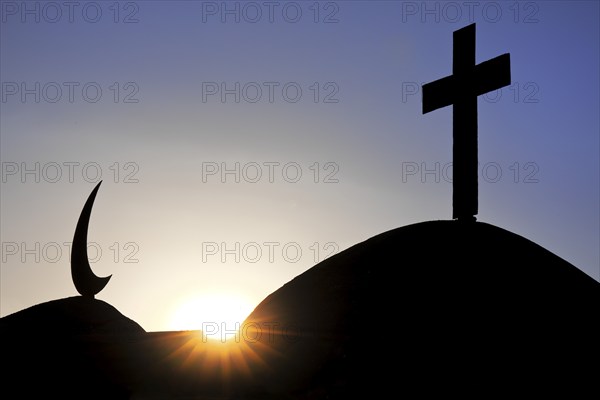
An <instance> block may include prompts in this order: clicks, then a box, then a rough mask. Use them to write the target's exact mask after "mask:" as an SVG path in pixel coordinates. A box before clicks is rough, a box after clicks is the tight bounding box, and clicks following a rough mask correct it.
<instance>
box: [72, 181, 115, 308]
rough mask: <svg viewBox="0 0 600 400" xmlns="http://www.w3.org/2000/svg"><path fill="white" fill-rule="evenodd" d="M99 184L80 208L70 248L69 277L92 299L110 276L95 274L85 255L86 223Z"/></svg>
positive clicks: (79, 289) (87, 222) (84, 294)
mask: <svg viewBox="0 0 600 400" xmlns="http://www.w3.org/2000/svg"><path fill="white" fill-rule="evenodd" d="M101 184H102V181H100V182H99V183H98V184H97V185H96V187H95V188H94V190H92V193H90V195H89V197H88V199H87V201H86V202H85V205H84V206H83V209H82V210H81V215H80V216H79V221H77V227H76V228H75V235H74V237H73V247H72V250H71V277H72V278H73V283H74V284H75V288H76V289H77V291H78V292H79V294H81V295H82V296H85V297H89V298H92V299H93V298H94V296H95V295H97V294H98V293H100V291H101V290H102V289H104V287H105V286H106V284H107V283H108V281H109V280H110V278H111V276H112V275H110V276H107V277H103V278H101V277H98V276H96V274H94V272H93V271H92V268H91V267H90V263H89V261H88V255H87V232H88V225H89V223H90V216H91V214H92V207H93V206H94V199H95V198H96V193H98V189H99V188H100V185H101Z"/></svg>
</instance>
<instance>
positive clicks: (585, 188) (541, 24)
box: [0, 1, 600, 331]
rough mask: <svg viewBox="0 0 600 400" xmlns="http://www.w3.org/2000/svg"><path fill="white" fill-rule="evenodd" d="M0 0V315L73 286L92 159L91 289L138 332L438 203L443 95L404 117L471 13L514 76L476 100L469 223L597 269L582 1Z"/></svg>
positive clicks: (252, 294)
mask: <svg viewBox="0 0 600 400" xmlns="http://www.w3.org/2000/svg"><path fill="white" fill-rule="evenodd" d="M0 3H1V9H0V10H1V12H2V14H1V30H0V34H1V37H0V80H1V82H2V99H1V103H0V107H1V115H0V129H1V131H0V133H1V139H0V145H1V153H0V154H1V159H2V183H1V208H0V211H1V236H2V237H1V241H2V265H1V269H0V278H1V282H0V289H1V293H0V315H2V316H5V315H7V314H10V313H13V312H15V311H18V310H20V309H23V308H26V307H29V306H32V305H34V304H37V303H40V302H44V301H49V300H53V299H57V298H63V297H68V296H73V295H76V294H77V292H76V291H75V288H74V286H73V284H72V281H71V277H70V267H69V247H68V242H70V241H71V240H72V237H73V232H74V229H75V224H76V222H77V219H78V217H79V213H80V211H81V208H82V207H83V204H84V202H85V200H86V198H87V196H88V194H89V193H90V191H91V190H92V189H93V187H94V185H95V183H96V182H97V181H98V180H99V177H98V176H97V175H98V172H101V175H102V179H103V180H104V183H103V185H102V187H101V189H100V191H99V193H98V196H97V198H96V203H95V206H94V210H93V213H92V218H91V222H90V232H89V236H88V240H89V241H90V242H94V246H93V248H91V249H90V257H91V258H94V259H97V262H94V263H92V268H93V269H94V272H95V273H96V274H97V275H99V276H105V275H109V274H113V278H112V280H111V282H110V283H109V284H108V286H107V287H106V288H105V289H104V290H103V291H102V292H101V293H100V294H99V295H98V296H97V297H98V298H99V299H102V300H105V301H107V302H109V303H111V304H112V305H114V306H115V307H116V308H117V309H119V310H120V311H121V312H123V313H124V314H125V315H127V316H128V317H130V318H132V319H134V320H136V321H137V322H139V323H140V324H141V325H142V326H143V327H144V328H145V329H146V330H149V331H155V330H170V329H181V328H190V329H191V328H199V323H200V321H203V320H204V319H206V318H207V317H206V315H203V314H202V311H200V309H197V311H194V309H193V308H192V309H191V310H192V311H188V312H192V313H193V312H197V313H198V315H197V316H194V318H197V320H198V321H199V322H198V325H194V326H185V327H181V326H176V324H175V323H174V322H173V318H174V315H175V314H176V313H177V310H181V309H182V307H183V304H188V305H189V304H196V303H194V302H201V300H198V299H209V300H208V301H209V303H210V302H211V301H212V302H213V303H214V302H216V301H223V302H226V301H228V300H227V299H233V300H232V304H233V305H232V306H233V307H239V308H244V307H245V308H244V310H245V312H246V313H247V312H250V311H251V308H252V307H253V306H255V305H257V304H258V303H259V302H260V301H261V300H262V299H263V298H264V297H266V296H267V295H268V294H269V293H271V292H273V291H274V290H276V289H277V288H279V287H280V286H282V285H283V284H284V283H286V282H287V281H289V280H290V279H292V278H293V277H295V276H297V275H298V274H300V273H302V272H304V271H305V270H307V269H308V268H310V267H311V266H313V265H314V264H315V263H316V262H318V261H320V260H322V259H324V258H325V257H327V256H328V255H330V254H331V253H333V252H334V251H336V250H337V251H341V250H343V249H346V248H348V247H350V246H352V245H353V244H356V243H358V242H361V241H363V240H365V239H367V238H369V237H371V236H373V235H376V234H378V233H382V232H384V231H387V230H389V229H393V228H396V227H400V226H404V225H407V224H411V223H416V222H420V221H426V220H436V219H449V218H450V217H451V213H452V207H451V196H452V185H451V183H449V178H451V170H449V169H448V166H449V165H448V163H450V162H451V161H452V110H451V107H448V108H445V109H441V110H437V111H435V112H433V113H430V114H427V115H422V114H421V93H420V85H421V84H422V83H426V82H430V81H433V80H436V79H439V78H442V77H444V76H446V75H449V74H450V73H451V70H452V58H451V57H452V32H453V31H455V30H457V29H459V28H462V27H464V26H466V25H468V24H469V23H471V22H476V23H477V62H482V61H485V60H487V59H490V58H493V57H495V56H497V55H500V54H502V53H505V52H510V54H511V72H512V82H513V84H512V85H511V86H510V87H506V88H504V89H502V90H501V91H499V92H495V93H490V94H489V95H488V96H486V97H480V98H479V100H478V105H479V161H480V166H481V170H480V179H479V185H480V186H479V187H480V189H479V203H480V207H479V210H480V213H479V216H478V219H479V220H480V221H484V222H488V223H491V224H495V225H498V226H500V227H502V228H505V229H508V230H510V231H512V232H515V233H517V234H519V235H522V236H525V237H527V238H528V239H530V240H532V241H534V242H536V243H538V244H540V245H542V246H543V247H545V248H547V249H548V250H550V251H552V252H553V253H555V254H557V255H558V256H560V257H562V258H564V259H566V260H567V261H569V262H571V263H573V264H574V265H575V266H577V267H578V268H580V269H581V270H583V271H584V272H585V273H587V274H588V275H590V276H592V277H593V278H595V279H596V280H600V255H599V247H600V246H599V243H600V216H599V208H600V206H599V204H600V194H599V190H600V188H599V185H600V183H599V182H600V176H599V175H600V173H599V170H600V161H599V158H600V143H599V136H600V134H599V133H600V124H599V110H600V100H599V91H600V79H599V71H600V60H599V49H600V32H599V26H600V9H599V3H598V2H597V1H568V2H567V1H564V2H560V1H537V2H533V1H527V2H512V1H511V2H477V4H476V5H473V2H450V3H448V2H427V3H423V2H400V1H368V2H367V1H338V2H314V1H306V2H305V1H298V2H284V1H282V2H279V1H276V2H272V3H268V4H267V3H265V2H262V1H259V2H250V3H249V4H250V5H247V3H240V2H201V1H182V2H176V1H172V2H171V1H170V2H166V1H137V2H120V3H115V2H112V1H111V2H78V3H77V4H76V5H73V6H72V8H71V9H69V7H68V6H66V5H64V4H63V2H50V3H48V4H50V5H46V4H47V3H43V2H21V1H17V2H13V1H2V2H0ZM269 4H270V5H269ZM270 7H271V8H270ZM227 10H229V11H231V12H227ZM236 10H237V11H236ZM271 11H272V14H271ZM298 11H300V14H298ZM258 12H260V14H259V13H258ZM236 19H237V20H236ZM37 82H39V86H36V83H37ZM236 82H239V90H236ZM222 85H224V87H223V89H225V90H228V91H226V92H225V95H224V97H223V98H222V96H221V95H222V91H221V89H222ZM257 88H258V89H260V90H261V92H260V93H259V92H258V90H257ZM298 88H299V89H300V90H301V94H300V95H299V92H298ZM98 89H100V91H101V93H100V92H98ZM270 90H272V92H270ZM215 91H218V93H214V92H215ZM236 95H238V96H239V102H236ZM259 95H260V96H259ZM36 97H39V98H38V99H36ZM270 97H271V98H270ZM36 100H39V101H37V102H36ZM315 163H317V164H315ZM236 165H239V169H238V171H239V174H238V176H237V178H238V179H239V182H236V173H235V172H229V173H226V174H225V175H221V172H222V170H223V168H225V169H227V170H230V171H235V170H236ZM257 166H258V167H260V173H261V175H260V176H258V175H257V172H259V170H258V169H257ZM216 169H218V170H216ZM27 171H29V172H27ZM36 171H37V172H36ZM271 172H272V174H271ZM423 172H426V173H423ZM71 173H72V176H70V175H71ZM298 173H301V175H298ZM65 243H67V244H65ZM236 246H237V247H236ZM97 249H100V251H101V254H99V253H97ZM258 251H260V253H259V252H258ZM432 251H435V243H432ZM506 251H510V249H506ZM298 252H300V253H298ZM398 256H399V257H400V258H401V257H402V255H401V252H400V253H399V254H398ZM236 257H238V258H239V259H238V260H236ZM135 261H137V262H135ZM481 267H482V268H485V264H482V266H481ZM219 299H220V300H219ZM236 299H237V300H236ZM240 299H241V300H240ZM238 300H239V303H236V301H238ZM236 304H238V305H237V306H236ZM248 307H250V308H248Z"/></svg>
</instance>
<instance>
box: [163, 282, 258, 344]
mask: <svg viewBox="0 0 600 400" xmlns="http://www.w3.org/2000/svg"><path fill="white" fill-rule="evenodd" d="M253 308H254V305H253V304H252V303H251V302H250V301H249V300H247V299H246V298H244V297H243V296H240V295H236V294H230V293H210V294H203V295H197V296H193V297H189V298H186V299H183V300H182V301H180V302H179V304H178V306H177V307H176V309H175V310H174V312H173V313H172V315H171V318H170V321H169V329H170V330H174V331H183V330H200V331H202V335H203V337H205V338H208V339H215V340H221V341H225V340H226V339H231V338H233V337H235V335H236V332H237V331H238V330H239V328H240V326H241V325H242V323H243V322H244V320H245V319H246V317H247V316H248V315H249V314H250V313H251V312H252V309H253Z"/></svg>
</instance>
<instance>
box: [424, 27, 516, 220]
mask: <svg viewBox="0 0 600 400" xmlns="http://www.w3.org/2000/svg"><path fill="white" fill-rule="evenodd" d="M453 40H454V45H453V46H454V48H453V55H452V57H453V62H452V75H450V76H447V77H445V78H442V79H439V80H437V81H435V82H431V83H428V84H426V85H423V114H426V113H428V112H430V111H433V110H437V109H438V108H442V107H446V106H449V105H452V137H453V142H454V143H453V146H452V171H453V173H452V176H453V180H452V206H453V208H452V218H455V219H456V218H458V219H462V220H464V221H474V220H475V217H474V216H475V215H477V213H478V201H477V96H481V95H482V94H485V93H487V92H490V91H492V90H496V89H500V88H502V87H504V86H507V85H510V54H508V53H506V54H503V55H501V56H499V57H496V58H493V59H491V60H488V61H486V62H483V63H481V64H479V65H476V64H475V24H471V25H468V26H466V27H464V28H462V29H459V30H457V31H455V32H454V37H453Z"/></svg>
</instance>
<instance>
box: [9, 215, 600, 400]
mask: <svg viewBox="0 0 600 400" xmlns="http://www.w3.org/2000/svg"><path fill="white" fill-rule="evenodd" d="M598 304H600V283H598V282H596V281H595V280H593V279H592V278H590V277H589V276H587V275H585V274H584V273H583V272H581V271H580V270H578V269H577V268H575V267H574V266H573V265H571V264H569V263H568V262H566V261H565V260H563V259H561V258H560V257H558V256H556V255H554V254H552V253H551V252H549V251H547V250H545V249H543V248H542V247H540V246H539V245H537V244H535V243H533V242H531V241H529V240H527V239H525V238H523V237H521V236H518V235H516V234H514V233H511V232H509V231H506V230H504V229H501V228H498V227H495V226H492V225H488V224H484V223H480V222H475V223H463V222H460V221H434V222H424V223H419V224H415V225H409V226H405V227H402V228H397V229H394V230H391V231H388V232H385V233H382V234H380V235H377V236H375V237H373V238H371V239H369V240H366V241H364V242H362V243H359V244H357V245H354V246H352V247H351V248H349V249H347V250H345V251H343V252H341V253H339V254H337V255H335V256H332V257H330V258H328V259H326V260H325V261H323V262H321V263H319V264H317V265H315V266H314V267H312V268H311V269H309V270H308V271H306V272H304V273H303V274H301V275H299V276H297V277H296V278H294V279H293V280H291V281H290V282H288V283H287V284H285V285H284V286H282V287H281V288H280V289H278V290H276V291H275V292H274V293H272V294H271V295H269V296H268V297H267V298H265V299H264V300H263V301H262V302H261V303H260V304H259V305H258V306H257V307H256V309H255V310H254V311H253V312H252V314H251V315H250V316H249V317H248V319H247V320H246V321H245V323H244V326H245V327H247V329H246V330H245V334H244V335H242V336H241V341H240V343H239V344H235V345H236V346H238V347H236V348H234V350H233V351H232V352H231V353H229V354H228V355H223V354H222V353H221V350H219V346H218V345H215V344H213V343H210V342H202V341H201V340H199V336H198V334H197V333H195V332H155V333H145V332H144V331H143V330H142V329H141V328H140V327H139V325H137V324H135V323H134V322H133V321H131V320H129V319H128V318H125V317H123V316H122V315H121V314H120V313H119V312H118V311H117V310H115V309H114V308H113V307H112V306H110V305H108V304H107V303H104V302H102V301H99V300H94V299H89V298H86V297H73V298H68V299H63V300H57V301H52V302H48V303H44V304H41V305H37V306H34V307H31V308H29V309H27V310H23V311H20V312H18V313H15V314H12V315H9V316H7V317H4V318H2V319H0V335H1V340H0V354H1V355H2V362H3V363H5V365H10V366H11V368H5V372H4V377H5V378H6V380H5V381H4V379H3V384H2V387H1V388H2V389H1V391H0V393H2V394H3V395H4V394H7V393H12V391H16V392H15V393H20V394H21V395H22V396H21V397H22V398H35V397H36V396H37V397H39V396H44V397H45V398H54V397H58V398H62V399H67V398H72V399H75V398H97V399H100V398H111V399H120V398H123V399H125V398H168V399H261V400H264V399H325V398H328V399H347V398H353V397H354V396H357V395H362V396H363V397H364V398H382V397H383V396H385V395H389V393H396V392H398V391H401V392H406V393H411V392H412V391H416V390H417V391H419V393H424V394H438V393H442V392H443V393H445V394H448V393H457V394H458V393H463V394H464V393H473V394H475V393H479V389H480V388H482V387H486V388H487V389H486V391H494V392H497V391H500V392H505V393H507V394H508V393H511V392H515V391H517V390H519V392H525V391H528V390H529V391H530V390H535V391H536V393H537V394H540V393H552V391H553V390H555V389H556V388H558V387H562V388H569V390H571V389H572V387H578V388H591V389H592V390H593V391H597V387H596V380H597V373H598V370H599V368H600V367H599V366H598V363H597V360H598V356H599V354H598V342H597V341H598V337H600V328H599V327H598V324H597V320H598V317H597V316H598ZM259 329H260V330H261V331H260V332H259V333H260V335H257V334H256V332H257V331H258V330H259ZM235 354H242V358H241V359H240V358H239V357H238V358H236V357H235V356H234V355H235ZM59 360H60V361H59ZM215 360H218V362H215ZM23 376H25V377H27V378H26V379H29V380H30V381H31V382H36V384H35V385H26V386H23V385H22V384H20V383H19V382H21V381H22V380H23ZM540 377H541V378H540ZM90 388H92V389H90ZM90 390H91V391H92V392H93V393H91V394H89V395H85V396H82V393H86V394H87V393H88V391H90Z"/></svg>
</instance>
